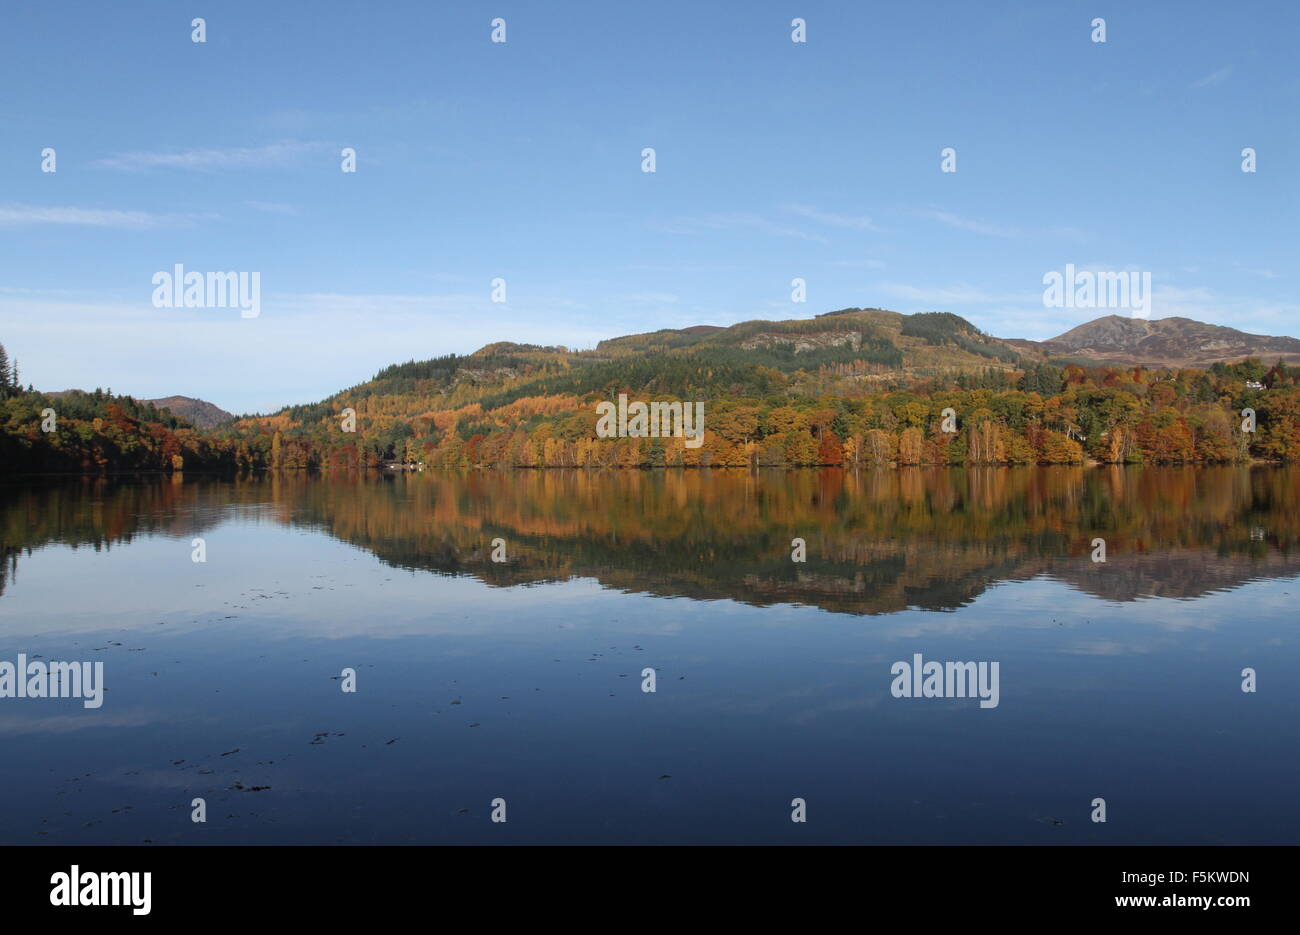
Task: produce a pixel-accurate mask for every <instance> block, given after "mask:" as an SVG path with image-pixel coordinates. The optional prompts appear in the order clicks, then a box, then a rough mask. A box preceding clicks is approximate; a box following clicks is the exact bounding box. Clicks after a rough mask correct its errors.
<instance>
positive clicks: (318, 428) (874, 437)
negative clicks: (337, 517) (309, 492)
mask: <svg viewBox="0 0 1300 935" xmlns="http://www.w3.org/2000/svg"><path fill="white" fill-rule="evenodd" d="M1166 321H1174V320H1166ZM1179 321H1181V320H1179ZM1092 324H1093V325H1096V326H1097V327H1095V328H1076V329H1074V330H1073V331H1072V332H1067V335H1070V334H1072V335H1074V339H1072V340H1071V341H1065V340H1061V341H1057V339H1053V341H1052V342H1043V343H1042V344H1032V342H1019V344H1020V346H1019V347H1017V346H1015V344H1013V342H1009V341H1003V340H1000V339H997V338H994V337H991V336H989V335H986V334H984V333H982V332H981V331H980V330H979V329H978V328H976V327H974V326H973V325H972V324H971V323H970V322H968V321H966V320H965V319H963V318H961V317H959V316H956V315H951V314H947V313H923V314H916V315H901V314H898V313H896V312H890V311H885V310H882V309H874V308H873V309H856V308H855V309H842V310H839V311H835V312H829V313H826V314H824V315H819V316H817V317H815V318H812V319H800V320H790V321H776V322H774V321H750V322H743V323H741V324H737V325H733V326H731V327H727V328H722V327H715V326H699V327H694V328H685V329H670V330H660V331H654V332H648V333H645V334H635V335H626V336H623V337H618V338H611V339H609V340H607V341H602V342H601V343H600V344H599V345H597V346H596V347H595V348H593V349H590V350H582V351H573V350H570V349H568V348H565V347H559V346H539V345H530V344H518V343H513V342H498V343H495V344H489V345H487V346H485V347H483V348H481V349H480V350H478V351H476V352H475V353H473V354H470V355H465V356H461V355H455V354H452V355H447V356H444V357H438V358H433V359H430V360H423V361H408V362H407V363H401V364H393V365H391V366H388V367H385V368H384V369H382V370H380V371H379V372H378V373H376V374H375V375H374V377H372V378H371V379H369V380H366V381H365V382H363V383H360V384H358V385H356V386H353V387H350V388H348V389H346V390H343V391H340V392H338V393H335V394H334V395H332V396H330V397H329V398H327V399H324V400H321V401H320V402H317V403H312V404H309V405H302V406H292V407H288V408H286V409H283V410H281V411H280V412H277V413H274V414H271V415H264V416H246V417H242V418H239V419H235V420H233V421H229V422H226V423H224V424H222V425H220V426H218V427H217V428H215V429H209V430H197V429H195V428H194V427H192V426H190V425H189V424H188V423H186V422H184V420H181V419H178V418H176V417H175V415H174V414H173V413H171V412H168V411H166V410H162V411H159V410H157V409H155V408H153V407H152V406H150V405H149V404H147V403H138V402H137V401H135V400H132V399H130V397H113V396H111V394H104V393H102V392H99V391H97V393H96V394H80V396H74V397H65V398H63V399H60V400H59V401H58V404H57V409H58V412H59V423H58V430H57V431H56V432H53V433H51V432H47V431H45V430H44V429H43V428H42V426H41V419H40V415H39V414H40V413H41V412H42V411H43V409H44V408H45V407H46V406H47V405H50V404H51V403H52V401H51V400H49V399H48V398H47V397H41V396H40V394H33V393H24V392H23V391H21V390H20V389H19V388H18V387H17V386H16V384H14V383H13V381H12V379H10V381H9V383H7V384H6V385H5V389H4V390H3V392H0V396H4V395H7V396H8V397H9V398H8V399H6V400H5V401H4V409H3V411H0V417H3V420H4V421H3V423H2V424H0V433H2V435H3V437H0V446H2V447H0V453H2V454H4V455H5V469H6V470H9V471H15V470H118V469H125V470H134V469H162V470H176V469H189V468H196V467H199V468H208V467H215V468H220V469H232V468H234V469H260V468H267V467H274V468H291V469H292V468H324V467H374V466H377V465H379V464H381V463H383V462H388V461H400V462H404V463H408V464H422V465H426V466H434V467H437V466H454V467H487V466H493V467H575V466H582V467H607V466H608V467H654V466H667V465H687V466H693V465H699V466H732V467H744V466H764V465H772V466H795V467H798V466H811V465H841V464H845V465H851V466H858V465H909V464H944V465H958V464H1015V463H1079V462H1083V461H1085V460H1088V459H1093V460H1097V461H1102V462H1112V463H1206V462H1227V461H1245V460H1249V459H1252V458H1262V459H1270V460H1297V459H1300V388H1297V386H1296V383H1297V377H1298V376H1300V367H1296V366H1293V365H1290V364H1288V363H1286V362H1285V361H1284V360H1277V361H1275V362H1274V361H1272V360H1270V359H1264V360H1261V359H1259V358H1255V357H1248V358H1247V359H1245V360H1236V361H1233V362H1231V363H1224V362H1222V361H1214V362H1213V363H1211V364H1210V365H1209V366H1208V368H1207V369H1199V368H1190V367H1165V366H1142V365H1128V364H1120V363H1117V362H1114V361H1108V360H1095V361H1094V360H1089V359H1086V358H1081V357H1080V356H1079V354H1080V353H1081V352H1083V351H1086V350H1087V347H1083V348H1081V347H1080V343H1079V342H1080V340H1083V339H1082V338H1080V335H1083V336H1084V337H1085V338H1086V339H1087V340H1091V341H1094V342H1095V341H1097V340H1100V338H1099V337H1098V335H1102V332H1104V333H1105V334H1104V335H1102V336H1107V335H1111V333H1112V332H1114V333H1115V334H1118V335H1120V338H1123V339H1124V340H1128V339H1127V338H1124V335H1130V336H1131V335H1138V338H1137V339H1135V341H1134V342H1130V343H1132V344H1134V346H1135V347H1137V352H1138V353H1148V352H1149V351H1150V350H1151V348H1152V347H1157V346H1158V347H1165V348H1168V347H1170V346H1172V345H1171V344H1170V340H1171V337H1170V336H1171V334H1173V333H1174V332H1176V334H1177V336H1178V341H1177V342H1175V343H1176V344H1177V347H1178V348H1179V349H1180V352H1183V351H1187V349H1188V346H1187V343H1186V342H1188V341H1191V340H1193V338H1194V335H1196V334H1209V335H1210V339H1212V340H1213V342H1216V343H1217V344H1218V346H1221V347H1240V346H1246V345H1241V344H1240V343H1238V344H1232V342H1231V341H1228V342H1226V343H1225V341H1224V337H1223V334H1222V332H1223V330H1224V329H1218V330H1214V329H1210V330H1208V331H1207V330H1206V329H1197V328H1192V327H1190V326H1188V325H1186V324H1176V326H1175V327H1174V328H1172V329H1171V328H1164V330H1163V331H1162V330H1161V329H1155V330H1154V331H1152V330H1149V329H1145V328H1142V329H1132V328H1126V329H1122V333H1121V330H1117V328H1116V327H1112V325H1111V324H1109V323H1107V322H1106V321H1105V320H1102V319H1098V321H1097V322H1094V323H1092ZM1155 324H1159V323H1158V322H1157V323H1155ZM1227 330H1231V329H1227ZM1139 331H1141V333H1142V335H1146V337H1145V338H1144V337H1142V336H1141V335H1139V334H1138V332H1139ZM1236 333H1237V334H1240V333H1239V332H1236ZM1153 334H1154V335H1155V336H1156V337H1157V338H1159V340H1157V341H1155V342H1154V343H1153V342H1151V341H1149V340H1147V338H1150V337H1151V336H1152V335H1153ZM1162 335H1163V337H1161V336H1162ZM1251 337H1252V336H1249V335H1247V336H1246V338H1251ZM1120 338H1107V340H1112V341H1116V340H1120ZM1207 340H1209V339H1207ZM1234 340H1236V339H1234ZM1266 340H1267V341H1271V342H1286V341H1289V340H1290V339H1266ZM394 342H395V343H398V342H400V336H394ZM1054 342H1055V343H1054ZM1143 342H1145V343H1143ZM1056 346H1060V347H1063V348H1064V349H1066V350H1068V351H1070V352H1072V353H1071V354H1070V356H1069V357H1066V358H1059V357H1054V356H1052V355H1051V353H1050V350H1051V347H1056ZM1268 346H1270V347H1282V346H1283V345H1282V344H1277V343H1274V344H1270V345H1268ZM1045 348H1046V350H1044V349H1045ZM1192 351H1194V352H1196V353H1200V357H1199V358H1198V359H1206V354H1210V355H1212V353H1213V348H1208V347H1207V348H1203V349H1201V351H1195V349H1192ZM1202 352H1203V353H1202ZM623 393H625V394H627V395H628V397H629V398H630V399H633V400H641V401H653V400H661V401H672V400H679V401H688V402H702V403H704V404H705V405H706V419H705V439H704V444H703V445H702V446H701V447H699V448H691V447H687V446H685V445H684V443H683V442H684V440H683V439H681V438H670V439H660V438H617V439H604V438H599V437H597V433H596V420H597V415H596V410H595V406H596V404H597V403H599V402H601V401H603V400H613V399H615V398H617V397H618V396H619V394H623ZM949 409H950V410H952V414H953V415H954V416H955V420H956V421H955V425H950V428H952V427H955V429H956V430H955V431H945V430H944V429H943V427H942V426H943V420H944V415H945V410H949ZM1243 409H1250V410H1252V412H1253V413H1254V416H1253V417H1254V418H1255V419H1256V423H1257V424H1256V431H1253V432H1243V431H1242V430H1241V424H1242V421H1243V416H1242V410H1243Z"/></svg>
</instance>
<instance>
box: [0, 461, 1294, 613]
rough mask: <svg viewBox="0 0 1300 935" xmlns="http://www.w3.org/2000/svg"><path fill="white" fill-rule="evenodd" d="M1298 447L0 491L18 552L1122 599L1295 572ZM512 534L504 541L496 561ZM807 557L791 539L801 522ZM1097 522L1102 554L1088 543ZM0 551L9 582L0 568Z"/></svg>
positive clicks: (491, 575) (929, 603)
mask: <svg viewBox="0 0 1300 935" xmlns="http://www.w3.org/2000/svg"><path fill="white" fill-rule="evenodd" d="M1298 507H1300V469H1295V470H1292V469H1280V468H1266V469H1254V470H1251V469H1247V468H1238V467H1222V468H1146V469H1141V468H1120V467H1112V468H1083V467H1058V468H971V469H966V470H943V469H929V468H902V469H898V470H885V471H865V472H845V471H839V470H823V471H774V472H770V473H768V472H760V473H758V474H752V473H749V472H743V471H741V472H736V471H707V470H699V471H672V470H670V471H653V472H641V471H610V472H592V471H560V470H551V471H513V472H495V471H477V472H468V473H464V474H456V473H447V472H427V473H422V474H409V475H408V474H405V473H403V474H401V475H398V476H391V475H375V474H369V473H362V474H329V475H326V476H324V477H318V478H313V477H310V476H305V475H301V474H293V473H289V474H272V475H269V476H268V477H266V478H263V479H259V480H241V481H235V482H229V481H211V480H196V479H182V478H180V477H173V478H169V479H162V480H159V479H150V480H148V481H143V482H138V483H117V484H115V483H112V482H109V481H102V480H100V481H92V482H76V483H74V484H70V485H63V486H48V487H38V488H32V489H26V490H14V489H10V490H8V491H5V492H0V536H2V537H0V546H3V550H4V552H3V554H4V556H5V557H6V560H7V561H6V563H5V568H8V569H10V570H11V569H12V567H13V566H12V563H13V562H14V561H16V556H17V552H18V551H21V550H30V549H33V548H35V547H38V546H40V545H44V544H46V543H62V544H66V545H71V546H74V547H76V546H79V545H91V546H92V547H94V548H108V547H110V546H111V545H112V544H114V543H117V542H121V541H128V542H129V541H130V540H131V539H132V538H133V537H134V536H136V535H140V534H147V535H159V534H161V535H176V536H188V535H191V534H193V533H195V532H197V531H198V530H200V529H202V528H206V527H208V526H211V525H213V524H214V523H216V522H218V521H220V520H221V519H222V518H223V517H224V516H225V515H227V514H228V513H229V512H230V511H232V510H237V511H239V510H242V511H253V510H256V511H257V513H258V515H259V516H270V517H272V518H274V519H275V520H276V521H278V522H282V523H291V524H294V525H304V526H310V527H313V528H318V529H320V530H322V531H324V532H327V533H329V534H330V535H333V536H335V537H337V538H339V539H341V540H343V541H345V542H348V543H350V544H352V545H354V546H357V547H360V548H363V549H366V550H367V551H370V552H373V553H374V554H376V555H377V556H379V557H380V558H381V559H382V560H384V561H386V562H388V563H390V564H392V565H396V566H400V567H404V568H410V569H423V570H428V571H436V572H441V573H446V574H469V575H473V576H475V577H478V578H479V579H481V580H483V581H485V582H487V583H490V584H494V585H503V586H505V585H514V584H521V583H527V582H532V581H554V580H562V579H565V578H569V577H574V576H586V577H594V578H597V579H599V580H600V581H601V582H602V583H603V584H605V585H606V586H609V587H615V588H620V589H624V590H628V591H645V592H649V593H654V594H661V595H683V596H688V597H693V598H708V599H716V598H724V597H725V598H731V599H734V600H739V601H745V602H748V603H752V604H760V605H765V604H778V603H806V604H814V605H817V606H820V607H824V608H826V609H830V610H837V611H846V612H853V613H889V612H893V611H897V610H901V609H903V608H906V607H920V608H927V609H936V610H940V609H950V608H954V607H958V606H961V605H962V604H964V603H967V602H969V601H970V600H971V599H973V598H974V597H976V596H977V595H979V594H980V593H981V592H982V591H983V590H984V589H985V588H986V587H987V586H988V585H989V584H991V583H993V582H996V581H1002V580H1008V579H1023V578H1027V577H1032V576H1034V575H1040V574H1046V575H1051V576H1053V577H1056V578H1058V579H1060V580H1063V581H1067V582H1069V583H1071V584H1072V585H1074V586H1076V587H1079V588H1081V589H1083V590H1085V591H1088V592H1089V593H1092V594H1096V595H1098V596H1102V597H1106V598H1108V599H1112V600H1132V599H1133V598H1135V597H1138V596H1141V595H1148V594H1160V595H1164V596H1171V597H1193V596H1196V595H1199V594H1203V593H1206V592H1207V591H1210V590H1214V589H1222V588H1230V587H1236V586H1238V585H1240V584H1242V583H1243V582H1245V581H1247V580H1249V579H1251V578H1254V577H1276V576H1285V575H1292V574H1300V556H1293V554H1292V553H1293V552H1294V546H1295V544H1296V543H1297V541H1300V509H1298ZM496 536H501V537H503V538H504V539H505V540H506V541H507V544H508V554H509V559H510V561H509V562H508V563H507V564H504V565H502V564H494V563H493V562H491V561H490V558H489V555H490V551H491V549H490V542H491V540H492V539H493V538H494V537H496ZM795 537H800V538H803V539H805V540H806V542H807V551H808V561H807V562H806V563H803V564H796V563H794V562H792V561H791V560H790V549H791V540H792V539H793V538H795ZM1094 537H1102V538H1104V539H1105V540H1106V547H1107V553H1108V561H1107V562H1106V563H1105V564H1104V565H1101V564H1093V563H1092V562H1091V560H1090V553H1091V541H1092V539H1093V538H1094ZM5 574H6V572H5V569H4V568H0V587H3V584H4V580H5V577H4V576H5Z"/></svg>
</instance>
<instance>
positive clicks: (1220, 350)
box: [1005, 315, 1300, 369]
mask: <svg viewBox="0 0 1300 935" xmlns="http://www.w3.org/2000/svg"><path fill="white" fill-rule="evenodd" d="M1005 343H1006V344H1008V345H1010V346H1012V347H1015V348H1017V349H1019V350H1021V351H1023V352H1025V353H1026V354H1027V355H1031V356H1039V355H1041V356H1042V357H1045V358H1079V359H1085V360H1091V361H1096V362H1098V363H1111V364H1123V365H1129V366H1137V365H1141V366H1145V367H1194V368H1200V369H1204V368H1206V367H1208V366H1210V365H1211V364H1215V363H1228V362H1232V361H1239V360H1242V359H1244V358H1247V357H1258V358H1260V359H1262V360H1263V361H1264V362H1265V363H1269V364H1271V363H1275V362H1276V361H1277V360H1278V359H1281V360H1282V361H1283V362H1285V363H1289V364H1295V363H1300V340H1297V339H1295V338H1285V337H1270V336H1268V335H1261V334H1248V333H1246V332H1245V331H1238V330H1237V329H1236V328H1227V327H1224V326H1223V325H1210V324H1206V323H1205V322H1201V321H1194V320H1193V319H1191V318H1158V319H1156V320H1154V321H1147V320H1145V319H1141V318H1124V317H1122V316H1119V315H1107V316H1105V317H1104V318H1098V319H1096V320H1094V321H1090V322H1086V323H1084V324H1082V325H1079V326H1078V327H1077V328H1071V329H1070V330H1069V331H1067V332H1065V333H1064V334H1062V335H1059V336H1058V337H1055V338H1051V339H1050V340H1047V341H1025V340H1015V339H1012V340H1008V341H1006V342H1005Z"/></svg>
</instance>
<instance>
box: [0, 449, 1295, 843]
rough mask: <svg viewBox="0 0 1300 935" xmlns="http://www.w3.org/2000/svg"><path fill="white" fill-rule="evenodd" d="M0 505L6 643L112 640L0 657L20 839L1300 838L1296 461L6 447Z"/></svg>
mask: <svg viewBox="0 0 1300 935" xmlns="http://www.w3.org/2000/svg"><path fill="white" fill-rule="evenodd" d="M0 536H2V538H0V545H2V546H3V558H4V561H3V565H2V567H0V662H3V661H8V662H10V663H14V664H15V665H16V664H17V662H18V657H19V654H24V656H25V657H26V659H28V660H36V659H37V657H39V661H40V663H41V664H48V663H49V662H52V661H68V662H72V661H76V662H89V663H97V662H100V663H103V666H102V673H103V676H102V677H103V683H102V687H103V693H102V696H101V700H102V704H100V706H99V707H87V706H86V703H85V702H83V700H82V699H80V698H73V697H70V698H39V697H37V698H33V697H3V698H0V743H3V749H4V751H5V755H4V756H3V757H0V784H2V785H3V788H4V789H5V792H6V795H5V796H4V801H3V803H0V842H3V843H6V844H15V843H16V844H31V843H49V844H99V843H140V842H144V841H149V842H152V843H157V844H164V843H167V844H193V843H215V844H225V843H231V844H233V843H336V842H341V843H541V842H547V843H810V842H818V843H1035V844H1043V843H1046V844H1053V843H1061V844H1064V843H1142V844H1157V843H1163V844H1184V843H1256V844H1257V843H1292V844H1294V843H1297V841H1298V840H1300V805H1298V804H1297V797H1296V795H1295V792H1294V790H1295V789H1296V788H1297V785H1300V745H1297V742H1296V741H1297V724H1300V717H1298V715H1300V684H1298V680H1297V675H1298V674H1300V665H1298V663H1300V640H1298V639H1297V623H1296V621H1297V614H1296V607H1297V604H1300V580H1297V579H1298V577H1300V470H1292V469H1284V468H1268V467H1256V468H1247V467H1231V468H1229V467H1225V468H1199V469H1196V468H1187V469H1182V468H1132V467H1130V468H1118V467H1116V468H1083V467H1061V468H990V469H979V470H976V469H969V470H958V469H946V470H945V469H935V470H928V469H920V468H907V469H900V470H895V471H880V472H863V473H856V474H855V473H852V472H844V471H839V470H821V471H817V470H806V471H789V472H781V471H771V472H767V471H760V472H758V473H753V472H748V471H743V470H742V471H729V470H713V471H709V470H666V471H624V472H584V471H559V470H553V471H516V472H506V473H498V472H474V473H464V474H459V473H450V472H448V473H442V472H421V473H409V474H408V473H398V474H386V475H385V474H376V473H370V474H343V475H326V476H308V475H303V474H273V475H268V476H262V477H254V478H242V479H219V478H214V477H197V476H180V475H176V476H171V477H150V478H138V479H117V480H114V479H108V480H104V479H99V480H88V479H87V480H67V481H47V482H42V483H27V484H22V483H14V482H10V483H8V484H6V485H4V486H3V487H0ZM196 540H201V541H199V542H196ZM795 540H802V545H801V546H800V545H799V544H798V543H796V541H795ZM1098 541H1100V543H1101V544H1100V545H1098ZM1102 549H1104V560H1099V559H1100V558H1102V557H1103V555H1102V553H1101V551H1100V550H1102ZM798 551H802V552H803V558H804V560H803V561H795V560H793V559H792V553H795V552H798ZM196 558H201V559H203V560H202V561H196V560H195V559H196ZM918 654H919V655H920V657H921V658H922V659H923V660H924V661H938V662H939V663H941V664H943V663H965V662H974V663H981V662H982V663H997V668H996V672H997V694H996V699H995V700H996V703H995V704H991V705H985V704H981V700H985V701H988V700H992V699H990V698H989V697H986V696H984V695H981V696H979V697H972V696H973V695H974V691H973V690H972V691H968V692H966V693H965V696H958V697H952V696H951V694H952V692H951V691H950V688H951V686H950V685H948V683H947V682H945V683H944V684H943V685H940V686H939V687H940V688H941V689H943V690H944V694H941V695H940V696H938V697H897V694H898V693H899V688H898V686H899V684H900V683H905V690H906V693H907V694H914V693H913V691H912V688H913V687H914V686H919V685H920V673H919V672H918V673H917V681H916V682H915V683H913V682H912V681H911V677H910V676H907V677H903V676H899V677H896V673H897V672H899V671H901V670H899V669H898V668H896V664H900V663H908V664H909V665H910V664H912V663H913V662H914V660H915V659H916V656H917V655H918ZM957 668H958V671H959V672H960V671H962V669H961V667H960V666H958V667H957ZM974 668H975V667H971V669H972V670H973V669H974ZM951 669H952V667H949V669H948V671H949V672H951ZM1245 669H1252V670H1254V679H1255V680H1256V684H1255V688H1256V690H1254V691H1243V682H1244V681H1245V678H1244V677H1243V670H1245ZM345 670H350V673H351V674H349V673H348V672H347V671H345ZM646 670H652V671H651V673H646ZM984 671H986V672H992V671H994V670H992V669H985V670H984ZM651 677H652V678H653V686H650V684H649V679H650V678H651ZM949 681H951V680H949ZM647 687H653V688H654V690H653V691H647V690H644V689H646V688H647ZM345 688H349V689H355V690H348V691H345V690H344V689H345ZM10 694H12V692H11V693H10ZM1098 798H1101V799H1104V800H1105V805H1104V807H1105V816H1106V820H1105V821H1104V822H1099V821H1094V820H1093V816H1094V815H1095V814H1096V808H1097V807H1096V805H1095V803H1094V800H1095V799H1098ZM195 799H203V800H204V805H203V808H204V810H205V812H206V814H205V817H206V821H204V822H196V821H193V820H192V818H193V815H194V813H195V809H196V807H197V806H196V805H195V804H194V800H195ZM795 799H801V800H803V804H802V810H803V814H804V816H805V817H806V821H802V822H796V821H792V820H791V816H792V813H793V812H794V811H795V808H796V807H798V806H796V805H795V804H793V803H794V800H795ZM494 800H500V801H495V802H494ZM494 817H496V818H498V819H500V818H502V817H504V818H505V819H506V820H504V821H501V820H495V821H494V820H493V818H494Z"/></svg>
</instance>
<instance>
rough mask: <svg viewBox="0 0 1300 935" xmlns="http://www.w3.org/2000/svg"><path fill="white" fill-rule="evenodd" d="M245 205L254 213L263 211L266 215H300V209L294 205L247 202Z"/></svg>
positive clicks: (274, 202) (277, 202) (272, 202)
mask: <svg viewBox="0 0 1300 935" xmlns="http://www.w3.org/2000/svg"><path fill="white" fill-rule="evenodd" d="M244 204H246V205H247V206H248V207H250V208H252V209H253V210H254V211H261V212H263V213H264V214H284V215H296V214H297V213H298V209H297V208H295V207H294V206H293V205H287V204H283V203H282V202H279V201H245V202H244Z"/></svg>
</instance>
